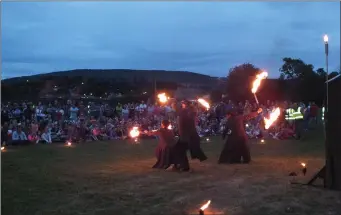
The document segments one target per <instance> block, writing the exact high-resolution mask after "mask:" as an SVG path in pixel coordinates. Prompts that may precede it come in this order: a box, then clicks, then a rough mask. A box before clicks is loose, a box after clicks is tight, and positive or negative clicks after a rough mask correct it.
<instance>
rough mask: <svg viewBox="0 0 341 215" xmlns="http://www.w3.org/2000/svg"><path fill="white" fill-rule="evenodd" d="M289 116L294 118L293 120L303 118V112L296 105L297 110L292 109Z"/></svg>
mask: <svg viewBox="0 0 341 215" xmlns="http://www.w3.org/2000/svg"><path fill="white" fill-rule="evenodd" d="M291 117H292V118H294V120H300V119H303V114H302V113H301V107H298V108H297V111H294V112H293V113H292V115H291Z"/></svg>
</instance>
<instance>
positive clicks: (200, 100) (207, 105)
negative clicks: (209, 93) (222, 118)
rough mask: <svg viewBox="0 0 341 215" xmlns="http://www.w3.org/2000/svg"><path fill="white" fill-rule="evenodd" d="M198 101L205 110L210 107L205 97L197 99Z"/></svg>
mask: <svg viewBox="0 0 341 215" xmlns="http://www.w3.org/2000/svg"><path fill="white" fill-rule="evenodd" d="M198 102H199V103H200V104H201V105H202V106H204V107H205V108H206V109H207V110H208V109H210V103H208V102H207V101H206V100H205V99H201V98H200V99H198Z"/></svg>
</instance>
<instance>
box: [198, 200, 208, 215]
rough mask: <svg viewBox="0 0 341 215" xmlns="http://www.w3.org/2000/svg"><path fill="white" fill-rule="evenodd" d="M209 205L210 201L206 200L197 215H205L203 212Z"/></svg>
mask: <svg viewBox="0 0 341 215" xmlns="http://www.w3.org/2000/svg"><path fill="white" fill-rule="evenodd" d="M210 204H211V200H208V201H207V202H206V204H204V205H203V206H201V208H200V210H199V215H205V213H204V211H205V210H206V209H207V208H208V206H209V205H210Z"/></svg>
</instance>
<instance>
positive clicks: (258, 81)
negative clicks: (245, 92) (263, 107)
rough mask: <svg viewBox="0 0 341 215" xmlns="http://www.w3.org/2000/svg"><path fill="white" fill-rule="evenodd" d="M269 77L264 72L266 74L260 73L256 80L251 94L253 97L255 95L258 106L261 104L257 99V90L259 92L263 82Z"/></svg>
mask: <svg viewBox="0 0 341 215" xmlns="http://www.w3.org/2000/svg"><path fill="white" fill-rule="evenodd" d="M267 77H268V73H267V72H265V71H264V72H261V73H259V74H258V75H257V76H256V80H254V81H253V84H252V89H251V92H252V93H253V95H254V97H255V99H256V102H257V104H259V102H258V99H257V96H256V92H257V90H258V88H259V86H260V84H261V82H262V80H263V79H266V78H267Z"/></svg>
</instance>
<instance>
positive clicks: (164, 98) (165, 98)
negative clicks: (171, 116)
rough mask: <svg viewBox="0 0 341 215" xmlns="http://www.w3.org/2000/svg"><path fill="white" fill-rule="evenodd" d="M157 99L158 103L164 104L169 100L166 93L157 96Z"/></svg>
mask: <svg viewBox="0 0 341 215" xmlns="http://www.w3.org/2000/svg"><path fill="white" fill-rule="evenodd" d="M157 98H158V99H159V101H160V102H161V103H166V102H167V101H168V99H169V97H167V95H166V93H160V94H158V95H157Z"/></svg>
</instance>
